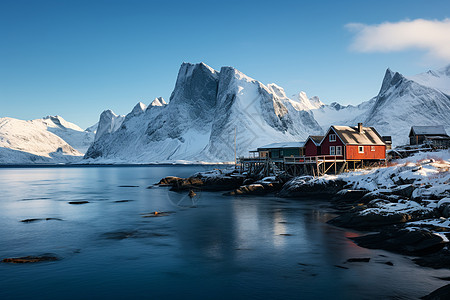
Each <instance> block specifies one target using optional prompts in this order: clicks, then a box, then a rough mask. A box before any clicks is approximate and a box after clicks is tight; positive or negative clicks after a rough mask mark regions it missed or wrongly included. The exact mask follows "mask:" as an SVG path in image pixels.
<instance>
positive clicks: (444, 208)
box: [439, 203, 450, 218]
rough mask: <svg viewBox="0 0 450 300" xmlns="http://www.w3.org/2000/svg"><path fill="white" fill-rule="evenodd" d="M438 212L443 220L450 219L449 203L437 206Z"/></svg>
mask: <svg viewBox="0 0 450 300" xmlns="http://www.w3.org/2000/svg"><path fill="white" fill-rule="evenodd" d="M439 212H440V213H441V215H442V216H443V217H444V218H448V217H450V203H443V204H441V206H439Z"/></svg>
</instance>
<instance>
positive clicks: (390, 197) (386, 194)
mask: <svg viewBox="0 0 450 300" xmlns="http://www.w3.org/2000/svg"><path fill="white" fill-rule="evenodd" d="M375 199H383V200H387V201H389V202H398V200H400V199H405V198H404V197H402V196H399V195H394V194H392V191H391V190H384V191H380V190H376V191H373V192H370V193H367V194H365V195H364V196H363V197H362V198H361V200H360V201H361V202H363V203H369V202H370V201H372V200H375Z"/></svg>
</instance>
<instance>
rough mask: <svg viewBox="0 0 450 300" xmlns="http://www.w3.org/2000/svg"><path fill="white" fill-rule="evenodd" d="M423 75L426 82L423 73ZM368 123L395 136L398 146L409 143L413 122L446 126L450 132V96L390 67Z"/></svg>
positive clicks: (422, 77) (381, 131) (369, 113)
mask: <svg viewBox="0 0 450 300" xmlns="http://www.w3.org/2000/svg"><path fill="white" fill-rule="evenodd" d="M413 78H415V77H413ZM420 78H421V82H423V81H425V77H424V76H423V74H422V75H420ZM428 82H430V81H428ZM364 123H365V124H366V125H368V126H374V127H376V128H377V130H378V131H379V132H380V133H381V134H382V135H391V136H392V138H393V143H394V144H397V145H399V144H405V143H407V139H408V133H409V130H410V128H411V126H413V125H444V126H445V127H446V130H447V131H449V130H450V96H449V95H446V94H444V93H442V92H441V91H440V90H438V89H435V88H432V87H428V86H425V85H422V84H419V83H418V82H416V81H413V80H412V79H408V78H406V77H404V76H403V75H401V74H400V73H398V72H393V71H391V70H389V69H388V70H387V71H386V74H385V76H384V80H383V83H382V86H381V89H380V92H379V93H378V95H377V97H376V98H375V103H374V105H373V107H372V108H371V109H370V111H369V112H368V115H367V118H366V119H365V122H364Z"/></svg>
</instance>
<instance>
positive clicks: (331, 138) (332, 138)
mask: <svg viewBox="0 0 450 300" xmlns="http://www.w3.org/2000/svg"><path fill="white" fill-rule="evenodd" d="M330 142H336V135H335V134H330Z"/></svg>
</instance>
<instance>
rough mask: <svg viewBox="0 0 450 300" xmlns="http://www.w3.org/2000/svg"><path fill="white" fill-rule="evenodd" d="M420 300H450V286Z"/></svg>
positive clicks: (445, 286)
mask: <svg viewBox="0 0 450 300" xmlns="http://www.w3.org/2000/svg"><path fill="white" fill-rule="evenodd" d="M420 299H424V300H447V299H450V284H447V285H444V286H443V287H440V288H438V289H437V290H435V291H433V292H432V293H430V294H428V295H426V296H423V297H421V298H420Z"/></svg>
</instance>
